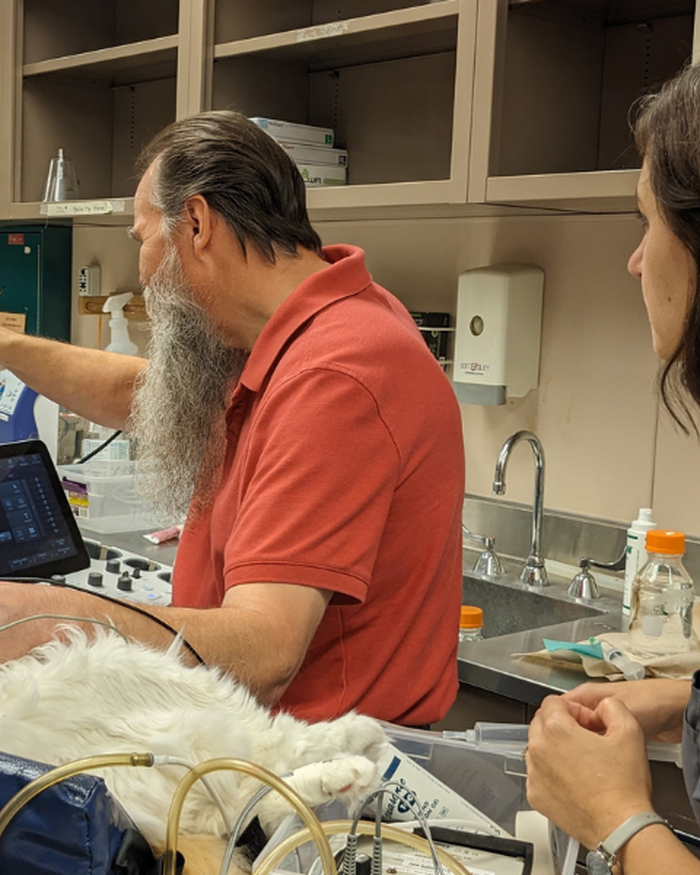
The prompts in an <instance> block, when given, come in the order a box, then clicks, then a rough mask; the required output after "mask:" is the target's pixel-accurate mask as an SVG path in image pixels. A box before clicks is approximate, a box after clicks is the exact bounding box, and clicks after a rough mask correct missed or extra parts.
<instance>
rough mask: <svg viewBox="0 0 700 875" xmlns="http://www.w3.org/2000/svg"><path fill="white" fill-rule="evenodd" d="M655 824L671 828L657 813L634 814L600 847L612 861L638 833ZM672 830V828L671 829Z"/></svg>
mask: <svg viewBox="0 0 700 875" xmlns="http://www.w3.org/2000/svg"><path fill="white" fill-rule="evenodd" d="M654 823H662V824H664V826H669V824H668V822H667V821H665V820H664V819H663V817H660V816H659V815H658V814H657V813H656V812H655V811H644V812H642V813H641V814H633V815H632V817H628V818H627V820H625V821H624V823H621V824H620V826H618V827H617V829H614V830H613V831H612V832H611V833H610V835H609V836H608V837H607V838H606V839H605V841H602V842H601V843H600V844H599V845H598V847H599V848H600V850H602V851H604V852H605V853H606V854H607V855H608V856H609V857H610V859H612V858H613V857H614V856H615V855H616V854H617V852H618V851H619V850H620V848H621V847H622V846H623V845H626V844H627V842H628V841H629V840H630V839H631V838H632V836H635V835H637V833H638V832H639V831H640V830H642V829H644V828H645V827H647V826H651V825H652V824H654ZM669 829H670V827H669Z"/></svg>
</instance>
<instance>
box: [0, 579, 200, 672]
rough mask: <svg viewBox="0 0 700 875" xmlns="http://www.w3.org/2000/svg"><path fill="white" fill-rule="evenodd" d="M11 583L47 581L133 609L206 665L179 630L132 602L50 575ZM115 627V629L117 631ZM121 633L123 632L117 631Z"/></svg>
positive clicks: (15, 580) (14, 580) (52, 584)
mask: <svg viewBox="0 0 700 875" xmlns="http://www.w3.org/2000/svg"><path fill="white" fill-rule="evenodd" d="M7 579H8V580H9V581H10V582H12V583H48V584H51V586H62V587H65V588H66V589H72V590H75V591H76V592H83V593H85V594H86V595H89V596H93V598H98V599H102V600H103V601H107V602H111V603H112V604H114V605H119V606H120V607H124V608H128V609H129V610H130V611H135V612H136V613H137V614H141V615H142V616H144V617H148V619H149V620H153V622H154V623H157V624H158V625H159V626H162V628H163V629H167V630H168V632H170V633H172V635H173V636H174V637H175V638H178V637H179V638H180V641H181V642H182V644H183V645H184V647H185V649H186V650H188V651H189V652H190V654H191V655H192V656H193V657H194V658H195V659H196V660H197V662H198V663H199V664H200V665H206V662H205V661H204V660H203V659H202V657H201V656H200V655H199V653H197V651H196V650H195V649H194V647H193V646H192V645H191V644H190V642H189V641H188V640H187V638H185V636H184V635H183V634H182V632H181V631H178V630H177V629H174V628H173V627H172V626H171V625H170V623H166V622H165V620H162V619H161V618H160V617H156V616H155V614H151V613H150V611H146V610H144V609H143V608H140V607H139V606H138V605H135V604H134V603H133V602H127V601H124V600H122V599H115V598H113V597H112V596H110V595H107V594H106V593H102V592H88V591H87V590H85V589H83V588H82V587H80V586H74V585H73V584H72V583H68V581H67V580H65V579H61V580H55V579H53V578H50V577H8V578H7ZM114 628H115V631H119V630H117V629H116V627H114ZM119 634H123V633H121V632H120V633H119Z"/></svg>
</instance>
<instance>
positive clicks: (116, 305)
mask: <svg viewBox="0 0 700 875" xmlns="http://www.w3.org/2000/svg"><path fill="white" fill-rule="evenodd" d="M133 297H134V294H133V292H120V293H119V294H118V295H110V296H109V297H108V298H106V299H105V302H104V304H103V305H102V312H103V313H109V314H110V315H111V316H112V318H113V319H114V318H115V317H116V318H119V317H120V316H121V317H122V318H126V317H125V316H124V307H126V305H127V304H128V303H129V301H130V300H131V299H132V298H133Z"/></svg>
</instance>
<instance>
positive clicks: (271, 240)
mask: <svg viewBox="0 0 700 875" xmlns="http://www.w3.org/2000/svg"><path fill="white" fill-rule="evenodd" d="M156 159H157V160H158V164H157V171H156V174H155V176H154V182H153V188H152V192H151V201H152V203H153V205H154V206H155V207H156V208H157V209H158V210H159V211H160V212H161V213H162V215H163V221H164V224H165V226H166V228H168V229H169V230H172V229H173V228H175V227H176V226H177V225H178V223H179V222H180V221H181V220H182V218H183V210H184V206H185V201H186V200H187V198H189V197H192V196H194V195H201V196H202V197H203V198H204V199H205V200H206V201H207V203H208V204H209V206H210V207H211V209H212V210H215V211H216V212H217V213H218V214H219V215H221V216H222V217H223V218H224V219H225V221H226V223H227V224H228V226H229V227H230V228H231V230H232V231H233V233H234V234H235V235H236V237H237V238H238V242H239V243H240V245H241V247H242V249H243V252H244V253H246V252H247V246H248V245H249V244H250V245H251V246H254V247H255V248H256V249H257V251H258V252H259V253H260V254H261V255H262V256H263V257H264V258H266V259H267V260H268V261H270V262H272V263H274V261H275V254H276V251H277V250H280V251H282V252H284V253H287V254H288V255H296V254H297V247H299V246H300V247H302V248H304V249H310V250H312V251H313V252H316V253H317V254H318V253H320V251H321V240H320V238H319V236H318V234H317V233H316V232H315V231H314V229H313V228H312V226H311V223H310V221H309V217H308V214H307V211H306V191H305V187H304V181H303V180H302V178H301V175H300V173H299V171H298V170H297V167H296V165H295V164H294V161H292V159H291V158H290V157H289V155H288V154H287V153H286V152H285V151H284V149H283V148H282V147H281V146H280V145H278V143H277V142H275V140H274V139H273V138H272V137H271V136H269V135H268V134H266V133H265V132H264V131H263V130H262V129H261V128H259V127H258V126H257V125H256V124H254V123H253V122H251V121H250V120H249V119H247V118H246V117H245V116H243V115H241V114H240V113H237V112H228V111H222V112H205V113H200V114H199V115H193V116H190V117H189V118H184V119H181V120H179V121H176V122H174V123H173V124H171V125H169V126H168V127H167V128H165V130H163V131H161V132H160V133H159V134H157V135H156V136H155V137H154V138H153V140H151V142H150V143H149V144H148V145H147V146H146V148H145V149H144V150H143V152H142V154H141V156H140V158H139V167H140V169H141V171H142V172H145V170H146V168H147V167H148V166H149V165H150V164H152V163H153V161H155V160H156Z"/></svg>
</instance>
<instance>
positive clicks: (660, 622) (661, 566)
mask: <svg viewBox="0 0 700 875" xmlns="http://www.w3.org/2000/svg"><path fill="white" fill-rule="evenodd" d="M646 551H647V553H648V555H649V559H648V561H647V563H646V565H644V566H643V567H642V568H641V569H640V570H639V572H638V573H637V576H636V577H635V579H634V584H633V587H632V604H631V607H630V626H629V645H630V649H631V650H633V651H634V652H635V653H637V654H638V655H640V656H643V657H647V658H648V657H653V656H666V655H671V654H676V653H686V652H688V651H689V650H692V649H694V647H695V642H694V639H693V602H694V601H695V592H694V587H693V580H692V578H691V577H690V575H689V574H688V572H687V571H686V569H685V567H684V565H683V556H684V554H685V535H684V534H682V533H681V532H666V531H661V530H658V529H652V530H651V531H649V532H647V534H646Z"/></svg>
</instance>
